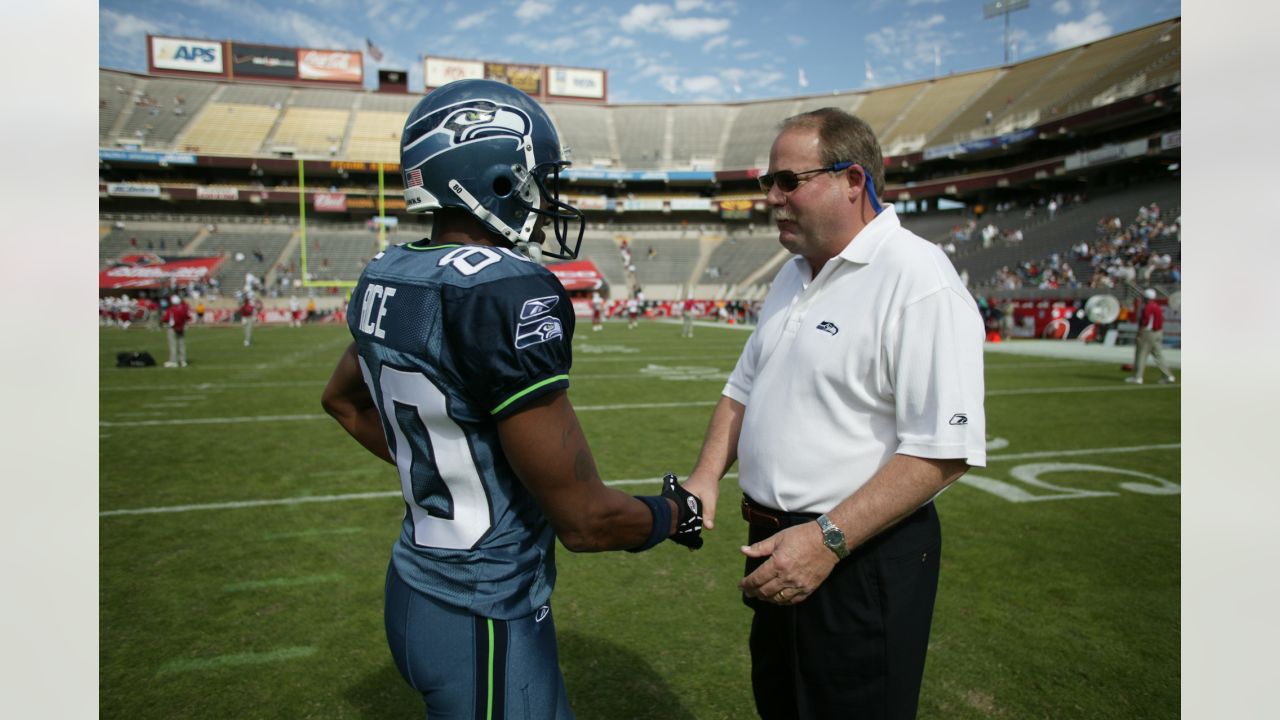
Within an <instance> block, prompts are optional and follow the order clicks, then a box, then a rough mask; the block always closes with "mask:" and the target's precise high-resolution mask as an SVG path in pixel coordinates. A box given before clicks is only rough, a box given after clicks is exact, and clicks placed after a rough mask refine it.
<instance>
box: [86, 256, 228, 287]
mask: <svg viewBox="0 0 1280 720" xmlns="http://www.w3.org/2000/svg"><path fill="white" fill-rule="evenodd" d="M221 264H222V258H220V257H208V258H183V259H181V260H169V259H166V258H162V257H160V256H158V255H151V254H142V255H126V256H124V257H122V258H120V259H119V260H116V261H115V263H114V264H113V265H112V267H109V268H107V269H106V270H103V271H102V272H100V273H98V288H99V289H114V288H163V287H169V285H170V284H173V283H176V284H178V285H189V284H191V283H193V282H203V281H205V280H208V279H209V278H211V277H213V275H214V273H216V272H217V271H218V266H219V265H221Z"/></svg>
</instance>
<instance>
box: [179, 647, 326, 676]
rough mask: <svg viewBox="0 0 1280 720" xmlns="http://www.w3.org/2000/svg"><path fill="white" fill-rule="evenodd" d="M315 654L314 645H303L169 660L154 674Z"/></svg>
mask: <svg viewBox="0 0 1280 720" xmlns="http://www.w3.org/2000/svg"><path fill="white" fill-rule="evenodd" d="M315 654H316V649H315V648H314V647H311V646H305V647H286V648H279V649H277V650H268V651H267V652H256V653H255V652H247V653H234V654H231V655H218V656H216V657H210V658H191V659H182V660H170V661H169V662H167V663H165V664H164V665H161V666H160V669H159V670H157V671H156V674H157V675H165V674H168V673H173V672H184V671H187V670H217V669H220V668H226V667H238V666H242V665H264V664H266V663H273V662H281V661H284V660H296V659H297V658H304V657H310V656H312V655H315Z"/></svg>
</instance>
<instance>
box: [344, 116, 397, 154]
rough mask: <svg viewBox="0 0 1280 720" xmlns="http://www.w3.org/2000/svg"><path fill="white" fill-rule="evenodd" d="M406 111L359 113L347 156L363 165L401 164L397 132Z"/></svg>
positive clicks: (354, 124) (352, 129) (352, 130)
mask: <svg viewBox="0 0 1280 720" xmlns="http://www.w3.org/2000/svg"><path fill="white" fill-rule="evenodd" d="M406 117H408V113H407V112H398V111H381V110H360V111H359V112H357V113H356V117H355V121H354V122H353V123H352V124H351V138H350V140H348V141H347V151H346V153H345V155H346V157H347V158H349V159H351V160H359V161H363V162H388V163H398V162H400V132H401V131H402V130H403V129H404V121H405V118H406Z"/></svg>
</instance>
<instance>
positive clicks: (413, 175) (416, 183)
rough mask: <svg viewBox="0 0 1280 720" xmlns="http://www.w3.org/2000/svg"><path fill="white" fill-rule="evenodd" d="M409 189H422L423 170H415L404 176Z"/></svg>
mask: <svg viewBox="0 0 1280 720" xmlns="http://www.w3.org/2000/svg"><path fill="white" fill-rule="evenodd" d="M404 181H405V185H406V186H407V187H422V168H414V169H412V170H410V171H409V172H407V173H405V174H404Z"/></svg>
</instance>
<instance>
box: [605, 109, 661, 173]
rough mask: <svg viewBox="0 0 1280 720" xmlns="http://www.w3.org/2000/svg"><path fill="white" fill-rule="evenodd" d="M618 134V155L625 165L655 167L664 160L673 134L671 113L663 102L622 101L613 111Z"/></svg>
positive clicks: (639, 168) (638, 167) (651, 168)
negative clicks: (657, 103) (628, 102)
mask: <svg viewBox="0 0 1280 720" xmlns="http://www.w3.org/2000/svg"><path fill="white" fill-rule="evenodd" d="M610 114H611V115H613V121H614V127H615V128H616V130H617V136H618V158H619V160H620V161H621V163H622V165H623V167H626V168H630V169H633V170H655V169H657V168H660V167H664V166H666V165H668V164H669V163H667V162H664V160H665V159H666V158H667V156H668V155H669V153H664V152H663V148H664V147H665V146H666V145H667V142H666V140H667V138H668V137H670V136H671V115H670V113H668V111H667V108H666V107H663V106H661V105H656V106H655V105H620V106H618V107H616V108H614V109H613V112H612V113H610Z"/></svg>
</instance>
